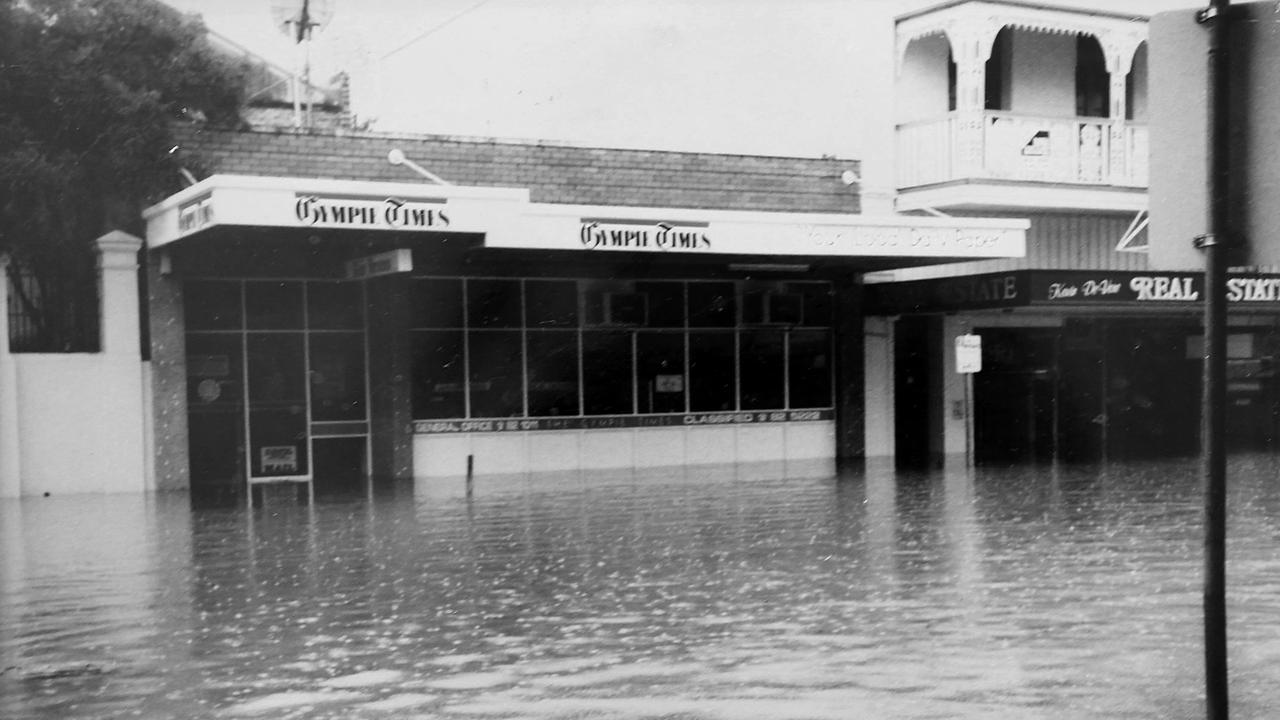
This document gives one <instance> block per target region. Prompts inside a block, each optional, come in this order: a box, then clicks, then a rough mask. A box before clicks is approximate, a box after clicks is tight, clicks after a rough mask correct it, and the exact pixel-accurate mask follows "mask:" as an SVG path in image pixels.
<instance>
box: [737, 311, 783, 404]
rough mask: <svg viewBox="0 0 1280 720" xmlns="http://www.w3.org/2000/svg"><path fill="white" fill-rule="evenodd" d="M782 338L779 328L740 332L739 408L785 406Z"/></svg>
mask: <svg viewBox="0 0 1280 720" xmlns="http://www.w3.org/2000/svg"><path fill="white" fill-rule="evenodd" d="M784 340H785V336H784V334H783V332H782V331H781V330H752V331H747V332H744V333H742V354H741V355H740V356H739V363H738V367H739V370H740V372H741V376H742V398H741V399H742V409H743V410H781V409H783V408H785V407H786V393H787V391H786V372H785V368H786V355H785V353H784V351H783V345H784Z"/></svg>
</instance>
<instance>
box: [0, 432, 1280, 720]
mask: <svg viewBox="0 0 1280 720" xmlns="http://www.w3.org/2000/svg"><path fill="white" fill-rule="evenodd" d="M1277 469H1278V468H1277V465H1276V461H1275V460H1274V459H1273V458H1270V457H1260V456H1257V457H1255V456H1251V457H1241V458H1236V459H1235V460H1234V461H1233V467H1232V470H1231V478H1232V491H1231V492H1232V494H1231V500H1230V503H1231V504H1230V512H1231V528H1230V533H1231V548H1230V563H1231V565H1230V567H1229V587H1230V596H1229V602H1230V612H1231V642H1232V657H1231V660H1232V673H1233V675H1232V678H1233V685H1232V692H1233V697H1232V700H1233V709H1234V710H1235V712H1236V714H1237V716H1238V717H1262V716H1265V715H1266V713H1267V711H1268V709H1269V708H1273V707H1280V686H1277V684H1276V683H1275V682H1274V679H1273V677H1272V676H1271V675H1272V674H1271V672H1270V670H1269V669H1270V668H1272V667H1275V663H1276V661H1278V660H1280V622H1277V621H1276V618H1277V617H1280V553H1278V551H1277V539H1280V487H1278V485H1280V484H1278V483H1277V482H1276V478H1277ZM595 480H596V481H595V482H593V481H592V478H589V477H582V476H567V477H564V478H560V479H558V480H556V481H553V482H551V481H548V482H541V483H524V484H522V485H519V486H516V487H514V488H507V489H506V490H505V491H503V492H497V491H496V490H497V488H481V491H480V492H479V493H478V494H477V495H476V496H475V497H474V498H472V499H471V500H468V499H467V498H466V497H465V496H462V495H459V494H457V493H454V494H450V493H443V494H441V493H432V492H418V493H417V494H416V495H415V494H413V493H400V494H399V495H393V496H388V497H375V498H374V499H372V500H360V501H354V502H353V501H345V502H335V503H318V504H316V505H314V506H309V507H308V506H298V505H296V504H292V503H283V502H277V503H274V504H268V506H267V507H265V508H259V509H257V510H254V511H246V510H243V509H214V510H199V511H194V512H193V511H191V510H190V509H189V506H188V504H187V503H186V501H185V499H183V498H172V497H159V498H150V499H146V498H130V497H125V498H100V497H93V498H88V497H72V498H56V497H55V498H33V499H30V500H24V501H22V502H8V503H0V542H2V543H3V545H0V581H2V582H3V585H2V588H3V590H2V594H0V717H4V718H14V719H21V718H100V717H126V716H135V715H136V716H142V717H149V718H150V717H174V718H205V717H207V718H232V717H271V718H276V717H297V718H301V717H307V718H330V717H332V718H339V717H342V718H349V717H357V718H359V717H435V718H464V717H465V718H477V717H479V718H483V717H493V718H508V717H520V718H574V717H609V718H646V717H663V716H676V717H688V718H741V717H752V718H848V717H855V716H868V717H869V716H874V717H893V718H935V717H958V718H988V717H990V718H996V717H1000V718H1006V717H1019V718H1094V717H1117V716H1123V717H1126V718H1153V719H1154V718H1168V717H1195V716H1198V715H1200V714H1202V706H1201V698H1200V688H1201V685H1202V679H1201V658H1200V606H1199V597H1200V584H1199V583H1200V581H1199V569H1200V562H1201V559H1200V557H1201V556H1200V542H1201V541H1200V532H1199V528H1200V517H1199V505H1200V494H1199V489H1198V477H1197V468H1196V466H1195V465H1194V464H1187V463H1147V464H1132V465H1110V466H1105V467H1097V468H1078V467H1071V468H1060V467H1048V468H1019V469H1009V470H996V471H993V470H981V471H951V472H946V473H933V474H914V475H911V474H904V475H899V476H894V475H893V474H891V473H886V472H880V471H868V472H866V473H859V474H854V475H849V476H846V477H826V478H819V479H809V480H794V479H793V480H778V479H770V478H768V477H764V478H762V477H759V476H758V475H746V476H744V475H743V474H742V473H740V472H736V471H734V472H723V471H722V472H714V473H708V474H698V473H686V474H683V475H681V476H680V477H678V478H665V479H664V478H661V477H656V476H655V477H634V476H631V477H621V476H619V477H612V478H610V477H605V476H601V477H599V478H596V479H595Z"/></svg>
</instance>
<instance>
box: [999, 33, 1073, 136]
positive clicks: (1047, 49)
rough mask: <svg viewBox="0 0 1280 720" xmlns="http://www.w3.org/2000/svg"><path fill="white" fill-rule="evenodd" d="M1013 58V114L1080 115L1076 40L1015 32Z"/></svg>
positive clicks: (1069, 37) (1011, 63)
mask: <svg viewBox="0 0 1280 720" xmlns="http://www.w3.org/2000/svg"><path fill="white" fill-rule="evenodd" d="M1011 44H1012V51H1011V53H1010V57H1011V58H1012V62H1010V68H1011V72H1012V74H1013V82H1012V85H1011V90H1010V93H1011V98H1010V100H1011V102H1010V111H1011V112H1015V113H1021V114H1025V115H1047V116H1049V117H1073V116H1075V114H1076V36H1075V35H1049V34H1047V33H1037V32H1031V31H1028V30H1016V29H1015V30H1014V31H1013V37H1012V43H1011Z"/></svg>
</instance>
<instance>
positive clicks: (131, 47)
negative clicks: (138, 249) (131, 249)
mask: <svg viewBox="0 0 1280 720" xmlns="http://www.w3.org/2000/svg"><path fill="white" fill-rule="evenodd" d="M243 73H244V70H243V68H241V67H238V66H237V65H236V63H235V61H234V60H231V59H230V58H227V57H224V56H222V55H220V54H219V53H217V52H215V51H213V50H212V49H211V48H210V47H209V45H208V42H207V40H206V37H205V33H204V28H203V26H202V24H201V23H200V22H199V20H198V19H194V18H192V17H190V16H186V15H183V14H181V13H179V12H177V11H175V10H173V9H171V8H169V7H168V6H165V5H163V4H161V3H159V2H156V1H155V0H0V253H8V254H10V255H11V256H12V257H13V258H14V259H15V260H16V261H18V262H20V263H22V264H23V265H24V266H25V267H27V268H32V269H35V270H37V271H39V270H40V269H41V268H44V269H46V270H47V269H49V268H50V266H51V265H52V266H56V264H57V263H60V262H63V261H64V260H65V259H66V258H67V257H69V256H71V255H73V254H83V251H84V249H85V248H86V247H87V244H88V243H89V242H90V241H91V240H92V239H93V238H95V237H97V236H99V235H101V234H103V233H104V232H107V231H109V230H112V229H121V230H126V231H129V232H133V233H135V234H140V230H141V228H140V224H141V219H140V217H139V210H140V209H141V208H142V207H143V206H144V205H145V204H147V203H148V202H153V201H155V200H157V199H159V198H160V197H163V196H164V195H165V194H168V193H171V192H173V191H174V190H175V189H176V188H177V187H178V184H179V174H178V163H179V159H178V158H177V157H176V155H175V154H174V153H173V152H172V149H173V148H174V147H175V143H174V140H173V136H172V124H173V123H174V122H176V121H186V122H194V121H199V122H209V123H214V124H218V125H231V124H236V123H238V121H239V114H238V113H239V109H240V107H241V104H242V100H243V90H242V87H243V82H242V77H243ZM189 161H190V160H189V159H185V160H184V162H189Z"/></svg>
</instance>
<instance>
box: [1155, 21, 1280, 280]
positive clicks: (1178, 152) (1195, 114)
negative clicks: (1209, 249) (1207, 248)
mask: <svg viewBox="0 0 1280 720" xmlns="http://www.w3.org/2000/svg"><path fill="white" fill-rule="evenodd" d="M1202 6H1203V4H1202ZM1275 10H1276V4H1275V3H1274V2H1254V3H1237V4H1232V5H1230V6H1229V10H1228V13H1227V18H1228V21H1229V23H1230V34H1231V40H1230V42H1229V44H1228V47H1229V55H1228V57H1229V60H1230V64H1231V67H1230V69H1229V70H1228V75H1229V76H1230V77H1231V79H1232V82H1231V85H1230V88H1229V90H1228V95H1229V97H1230V103H1231V106H1230V109H1229V113H1230V117H1231V121H1230V122H1231V133H1230V136H1231V150H1230V154H1229V158H1230V163H1231V182H1230V183H1229V189H1228V196H1229V200H1230V205H1231V211H1230V217H1231V225H1232V227H1231V229H1230V240H1232V241H1234V242H1236V243H1238V246H1237V248H1236V250H1234V251H1233V253H1232V255H1231V257H1230V261H1229V262H1230V264H1231V265H1235V266H1278V265H1280V238H1277V237H1276V228H1280V161H1277V159H1276V158H1277V157H1280V152H1278V151H1280V136H1277V135H1276V132H1275V119H1276V118H1277V117H1280V22H1277V15H1276V12H1275ZM1198 13H1199V9H1198V8H1197V9H1189V10H1178V11H1173V12H1165V13H1159V14H1157V15H1155V16H1154V17H1153V18H1152V20H1151V25H1150V42H1149V60H1150V69H1151V72H1150V78H1151V79H1150V86H1149V91H1148V97H1149V100H1150V102H1149V108H1150V113H1149V114H1150V118H1151V120H1150V122H1151V185H1150V193H1149V196H1150V207H1151V224H1150V227H1149V230H1148V232H1149V237H1150V240H1149V251H1148V252H1149V255H1150V260H1151V265H1152V267H1153V268H1155V269H1159V270H1199V269H1201V268H1203V267H1204V257H1203V255H1202V254H1201V252H1200V251H1199V250H1197V249H1195V248H1194V247H1193V246H1192V241H1193V240H1194V238H1195V236H1197V235H1200V234H1203V233H1206V232H1208V229H1209V190H1208V167H1209V165H1208V148H1209V142H1210V137H1211V133H1210V122H1209V120H1210V113H1209V107H1208V89H1209V62H1208V60H1207V57H1208V49H1209V34H1210V31H1209V25H1207V24H1201V23H1199V22H1197V21H1196V15H1197V14H1198Z"/></svg>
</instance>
